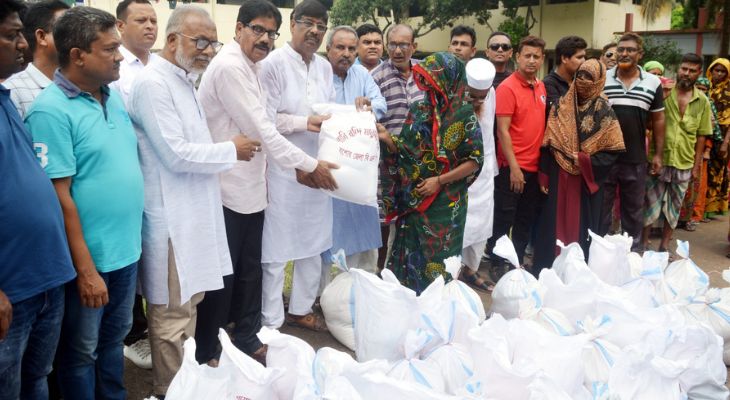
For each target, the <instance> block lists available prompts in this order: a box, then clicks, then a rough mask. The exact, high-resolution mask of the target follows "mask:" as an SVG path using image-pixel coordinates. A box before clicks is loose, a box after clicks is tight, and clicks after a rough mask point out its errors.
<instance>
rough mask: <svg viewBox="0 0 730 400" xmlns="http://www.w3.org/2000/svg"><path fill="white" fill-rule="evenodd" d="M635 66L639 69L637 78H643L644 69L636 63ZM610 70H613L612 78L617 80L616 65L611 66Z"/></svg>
mask: <svg viewBox="0 0 730 400" xmlns="http://www.w3.org/2000/svg"><path fill="white" fill-rule="evenodd" d="M636 68H638V69H639V80H640V81H641V80H644V69H643V68H641V66H639V65H637V66H636ZM611 70H613V79H614V80H618V65H617V66H615V67H613V68H611Z"/></svg>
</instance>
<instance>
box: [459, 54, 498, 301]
mask: <svg viewBox="0 0 730 400" xmlns="http://www.w3.org/2000/svg"><path fill="white" fill-rule="evenodd" d="M494 75H495V69H494V65H492V63H491V62H489V61H487V60H485V59H483V58H475V59H473V60H471V61H469V62H468V63H467V64H466V76H467V84H468V90H469V97H470V98H471V102H472V104H473V105H474V110H475V112H476V114H477V117H478V119H479V126H480V128H481V130H482V141H483V143H484V165H483V166H482V172H481V173H480V174H479V176H478V177H477V179H476V181H474V183H472V185H471V186H469V205H468V208H467V211H466V227H465V228H464V244H463V251H462V262H463V263H464V265H465V266H466V267H467V268H464V270H463V271H462V273H461V275H462V276H461V279H462V280H464V281H465V282H468V283H470V284H471V285H472V286H474V287H475V288H477V289H483V290H487V289H488V288H489V287H488V286H489V285H488V284H487V283H486V282H485V281H484V279H482V278H481V277H480V276H479V275H478V274H477V270H478V269H479V263H480V261H481V259H482V256H483V255H484V249H485V247H486V245H487V240H488V239H489V238H490V237H491V236H492V221H493V219H494V177H495V176H496V175H497V173H498V171H499V170H498V168H497V155H496V152H495V148H494V135H493V131H494V112H495V109H496V103H495V99H496V95H495V92H494V88H493V87H492V81H493V80H494Z"/></svg>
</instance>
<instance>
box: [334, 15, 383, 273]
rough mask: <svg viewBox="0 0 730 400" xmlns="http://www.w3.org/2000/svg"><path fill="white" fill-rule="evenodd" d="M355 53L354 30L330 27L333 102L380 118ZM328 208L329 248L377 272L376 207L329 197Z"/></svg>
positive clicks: (374, 91) (377, 100)
mask: <svg viewBox="0 0 730 400" xmlns="http://www.w3.org/2000/svg"><path fill="white" fill-rule="evenodd" d="M356 56H357V32H356V31H355V30H354V29H352V28H351V27H349V26H338V27H335V28H333V29H332V30H331V31H330V34H329V36H328V38H327V59H328V60H329V62H330V64H331V65H332V72H334V74H333V76H332V80H333V83H334V86H335V92H336V93H337V97H336V101H337V103H338V104H354V105H355V106H356V107H357V108H358V109H370V110H372V111H373V113H375V118H376V119H380V118H381V117H383V115H385V112H386V111H387V105H386V103H385V98H384V97H383V96H382V95H381V94H380V88H379V87H378V85H377V84H376V83H375V81H374V80H373V78H372V76H370V74H369V73H368V71H367V69H365V67H363V66H361V65H353V62H354V61H355V57H356ZM332 210H333V213H334V219H333V221H332V222H333V223H332V226H333V229H332V251H337V250H339V249H341V248H342V249H344V250H345V254H346V255H347V264H348V265H349V266H350V267H357V268H361V269H364V270H368V271H371V272H377V262H378V251H377V249H378V248H379V247H381V246H382V244H383V243H382V239H381V235H380V219H379V216H378V209H377V207H374V206H372V207H371V206H364V205H359V204H354V203H350V202H346V201H342V200H338V199H333V200H332ZM325 258H327V256H325ZM324 261H325V262H324V265H326V266H327V267H326V268H325V271H323V272H324V273H323V274H322V277H323V283H326V282H327V277H329V274H328V273H327V272H329V265H330V264H331V263H330V262H329V261H330V260H328V259H325V260H324Z"/></svg>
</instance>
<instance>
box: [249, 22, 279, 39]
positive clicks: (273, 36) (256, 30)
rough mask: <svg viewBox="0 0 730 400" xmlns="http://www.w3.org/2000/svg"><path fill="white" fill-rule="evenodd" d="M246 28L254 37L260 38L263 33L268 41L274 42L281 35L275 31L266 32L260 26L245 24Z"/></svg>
mask: <svg viewBox="0 0 730 400" xmlns="http://www.w3.org/2000/svg"><path fill="white" fill-rule="evenodd" d="M246 27H248V28H250V29H251V30H252V31H253V33H254V35H256V37H261V36H262V35H263V34H264V33H265V34H266V35H267V36H268V37H269V39H271V40H276V39H278V38H279V35H281V34H280V33H279V32H277V31H267V30H266V28H264V27H263V26H261V25H252V24H246Z"/></svg>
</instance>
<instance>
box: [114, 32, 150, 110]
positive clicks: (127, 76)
mask: <svg viewBox="0 0 730 400" xmlns="http://www.w3.org/2000/svg"><path fill="white" fill-rule="evenodd" d="M119 51H120V52H121V53H122V55H123V56H124V60H122V62H121V64H119V79H117V80H116V81H114V82H112V83H110V84H109V87H110V88H112V89H114V90H116V91H117V92H119V94H120V95H121V96H122V100H124V104H127V103H128V101H129V91H130V90H132V82H134V79H135V78H136V77H137V75H138V74H139V73H140V72H141V71H142V70H143V69H144V64H142V60H140V59H139V58H138V57H137V56H135V55H134V54H133V53H132V52H131V51H129V50H127V48H126V47H124V46H119ZM156 57H158V56H157V55H156V54H152V53H150V58H149V59H148V63H149V61H152V60H153V59H155V58H156Z"/></svg>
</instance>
